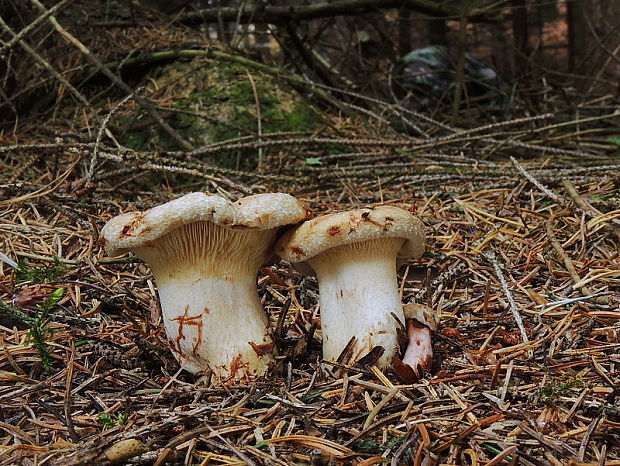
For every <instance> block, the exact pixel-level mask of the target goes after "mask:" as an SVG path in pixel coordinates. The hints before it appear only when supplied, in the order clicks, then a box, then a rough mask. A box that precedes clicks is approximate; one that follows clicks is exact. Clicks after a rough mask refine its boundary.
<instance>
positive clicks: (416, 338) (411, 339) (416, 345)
mask: <svg viewBox="0 0 620 466" xmlns="http://www.w3.org/2000/svg"><path fill="white" fill-rule="evenodd" d="M407 340H408V342H407V349H406V350H405V355H404V356H403V359H402V361H403V363H405V364H407V365H409V366H411V368H412V369H414V370H415V371H416V373H417V374H418V375H422V372H423V371H429V370H430V369H431V365H432V363H433V347H432V345H431V329H430V328H428V326H426V325H424V324H421V323H420V322H418V321H417V320H415V319H407ZM418 365H419V366H420V367H421V368H422V369H423V371H420V370H419V369H418Z"/></svg>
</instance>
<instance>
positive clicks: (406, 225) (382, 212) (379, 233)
mask: <svg viewBox="0 0 620 466" xmlns="http://www.w3.org/2000/svg"><path fill="white" fill-rule="evenodd" d="M382 238H403V239H405V240H406V241H405V242H404V243H403V246H402V247H401V249H400V251H399V252H398V256H397V257H398V258H399V259H409V258H414V259H417V258H419V257H420V256H421V255H422V253H423V252H424V231H423V228H422V222H421V221H420V219H419V218H417V217H415V216H414V215H412V214H410V213H409V212H407V211H406V210H404V209H401V208H398V207H393V206H380V207H375V208H373V209H370V208H364V209H356V210H349V211H346V212H337V213H334V214H328V215H324V216H322V217H317V218H315V219H312V220H309V221H307V222H304V223H303V224H302V225H300V226H299V227H298V228H296V229H295V230H293V231H290V232H288V233H286V234H285V235H284V236H283V237H282V238H281V239H280V241H278V243H277V245H276V253H277V254H278V255H279V256H280V257H281V258H282V259H284V260H287V261H289V262H304V261H306V260H308V259H311V258H312V257H314V256H316V255H318V254H320V253H322V252H324V251H326V250H328V249H331V248H334V247H336V246H342V245H345V244H351V243H361V242H364V241H369V240H375V239H382Z"/></svg>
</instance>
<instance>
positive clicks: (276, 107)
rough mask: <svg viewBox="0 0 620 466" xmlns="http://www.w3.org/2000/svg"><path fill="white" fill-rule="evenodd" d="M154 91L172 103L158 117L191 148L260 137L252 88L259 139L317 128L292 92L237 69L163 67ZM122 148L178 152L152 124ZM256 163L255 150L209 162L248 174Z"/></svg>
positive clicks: (131, 134)
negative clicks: (188, 143) (163, 119)
mask: <svg viewBox="0 0 620 466" xmlns="http://www.w3.org/2000/svg"><path fill="white" fill-rule="evenodd" d="M248 73H250V74H251V75H252V80H250V78H249V77H248ZM252 81H253V83H254V86H253V85H252ZM152 87H153V89H151V91H154V89H158V90H159V91H158V92H157V93H156V94H155V95H159V96H160V95H161V94H162V93H165V95H166V98H165V99H162V100H166V101H168V102H171V103H170V104H169V105H168V106H169V107H170V108H171V109H172V111H171V112H168V113H166V112H165V111H163V110H162V111H161V113H162V114H163V115H164V116H165V117H166V121H167V122H168V123H169V124H170V125H171V126H172V127H173V128H174V129H175V130H177V131H178V132H179V134H181V136H182V137H183V138H185V139H186V140H187V141H189V142H190V143H191V144H192V145H193V146H194V147H200V146H204V145H206V144H212V143H217V142H221V141H226V140H230V139H236V138H239V137H244V136H251V135H254V136H256V135H258V134H259V131H258V117H259V112H258V111H257V106H256V97H255V92H254V87H255V89H256V94H257V95H258V101H259V105H260V121H261V132H262V134H270V133H277V132H288V131H313V130H315V129H317V127H318V125H319V123H320V115H319V113H318V112H317V111H316V110H315V109H314V108H313V107H312V106H311V105H310V104H309V103H308V102H306V101H305V100H304V99H303V98H302V97H301V96H300V95H299V94H297V93H296V92H295V91H294V90H289V89H285V88H283V87H282V86H281V85H280V84H279V83H277V82H276V81H274V80H273V79H271V77H270V76H267V75H263V74H258V73H257V72H256V71H254V70H246V69H245V68H243V67H241V66H240V65H237V64H230V63H225V62H215V61H207V60H204V59H196V60H192V61H191V62H185V63H183V62H177V63H174V64H171V65H167V66H164V67H162V68H161V69H160V70H159V72H158V75H157V76H155V77H154V79H153V86H152ZM175 110H176V111H175ZM121 124H125V125H127V124H130V122H128V121H125V122H123V121H121ZM134 126H137V125H135V123H134ZM123 144H126V145H127V146H128V147H131V148H134V149H136V150H154V149H155V150H182V147H180V146H179V144H178V142H177V141H175V140H174V139H173V138H172V137H171V136H170V135H168V134H167V133H165V132H164V131H162V130H161V129H160V128H158V127H157V126H156V125H155V124H152V125H149V126H148V128H147V129H145V128H141V129H135V130H130V131H127V132H126V134H125V137H124V138H123ZM257 157H258V152H257V150H244V151H239V152H237V153H230V152H228V153H222V154H217V155H213V156H210V157H209V159H208V160H209V161H210V162H212V163H215V164H217V165H219V166H223V167H228V168H237V167H238V168H242V169H251V168H254V167H255V166H256V162H257Z"/></svg>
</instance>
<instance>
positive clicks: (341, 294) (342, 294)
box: [336, 290, 344, 298]
mask: <svg viewBox="0 0 620 466" xmlns="http://www.w3.org/2000/svg"><path fill="white" fill-rule="evenodd" d="M337 297H338V294H336V298H337ZM340 297H341V298H344V291H343V290H340Z"/></svg>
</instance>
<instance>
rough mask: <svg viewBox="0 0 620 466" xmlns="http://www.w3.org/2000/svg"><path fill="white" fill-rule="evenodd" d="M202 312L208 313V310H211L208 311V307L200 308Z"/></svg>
mask: <svg viewBox="0 0 620 466" xmlns="http://www.w3.org/2000/svg"><path fill="white" fill-rule="evenodd" d="M202 312H204V313H205V314H208V313H209V312H211V311H209V308H208V307H205V308H204V309H203V310H202Z"/></svg>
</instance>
